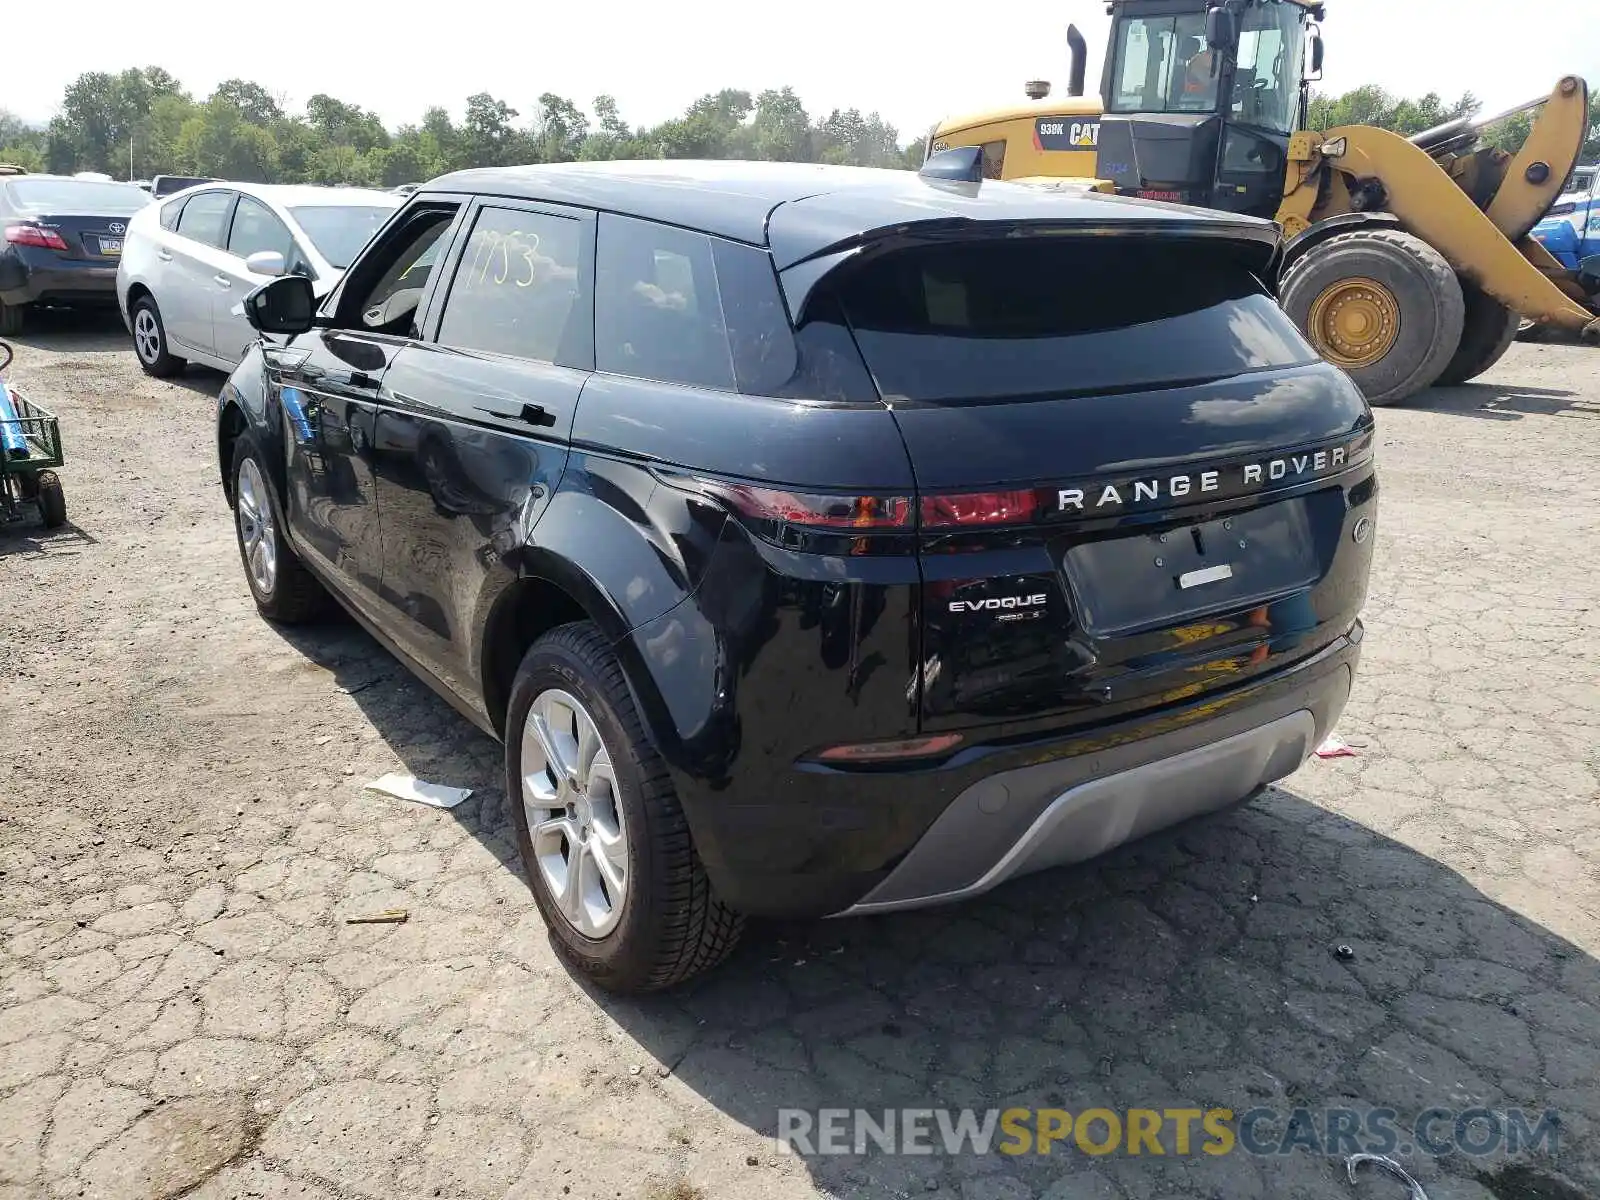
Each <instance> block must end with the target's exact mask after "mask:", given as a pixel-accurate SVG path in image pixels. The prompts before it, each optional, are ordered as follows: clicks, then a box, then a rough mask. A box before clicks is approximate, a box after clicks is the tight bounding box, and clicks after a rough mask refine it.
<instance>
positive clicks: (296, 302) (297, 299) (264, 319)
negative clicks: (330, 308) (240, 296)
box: [244, 275, 317, 336]
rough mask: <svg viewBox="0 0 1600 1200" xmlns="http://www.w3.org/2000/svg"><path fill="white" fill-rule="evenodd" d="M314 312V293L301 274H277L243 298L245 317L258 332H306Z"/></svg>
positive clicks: (308, 282) (315, 310)
mask: <svg viewBox="0 0 1600 1200" xmlns="http://www.w3.org/2000/svg"><path fill="white" fill-rule="evenodd" d="M316 312H317V297H316V294H315V293H314V292H313V291H312V290H311V281H310V280H309V279H307V278H306V277H305V276H304V275H280V276H279V277H278V278H276V279H274V280H272V281H271V282H270V283H263V284H262V285H261V286H260V287H258V288H257V289H256V290H255V291H253V292H251V293H250V294H249V295H248V296H246V297H245V298H244V319H245V320H246V321H249V322H250V327H251V328H252V329H254V330H255V331H256V332H257V333H284V334H289V335H291V336H292V335H294V334H297V333H305V332H306V330H308V329H310V328H311V327H312V326H313V324H315V319H316Z"/></svg>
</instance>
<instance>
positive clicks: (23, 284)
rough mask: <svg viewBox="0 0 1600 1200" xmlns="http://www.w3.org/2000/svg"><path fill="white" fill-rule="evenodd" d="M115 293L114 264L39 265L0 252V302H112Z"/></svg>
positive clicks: (115, 270) (12, 253)
mask: <svg viewBox="0 0 1600 1200" xmlns="http://www.w3.org/2000/svg"><path fill="white" fill-rule="evenodd" d="M57 261H59V260H57ZM116 293H117V267H116V264H115V263H112V264H110V265H109V266H108V265H106V264H104V263H82V264H78V263H65V264H61V265H57V264H56V263H52V264H51V265H49V266H39V265H35V264H32V263H29V262H27V261H25V260H24V259H23V258H21V257H20V256H18V255H17V254H15V253H14V252H8V253H4V254H0V301H4V302H5V303H6V304H36V303H45V304H112V303H115V301H116Z"/></svg>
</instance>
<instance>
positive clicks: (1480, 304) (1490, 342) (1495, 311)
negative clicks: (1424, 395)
mask: <svg viewBox="0 0 1600 1200" xmlns="http://www.w3.org/2000/svg"><path fill="white" fill-rule="evenodd" d="M1461 294H1462V297H1463V299H1465V301H1466V305H1467V315H1466V320H1465V321H1464V322H1463V323H1462V327H1461V344H1460V345H1459V346H1458V347H1456V352H1455V356H1454V357H1453V358H1451V359H1450V361H1449V363H1448V364H1446V366H1445V369H1444V371H1443V372H1442V373H1441V374H1440V375H1439V378H1438V379H1437V380H1436V381H1435V382H1436V383H1437V384H1438V386H1440V387H1449V386H1450V385H1452V384H1457V383H1466V382H1467V380H1469V379H1476V378H1477V377H1478V376H1479V375H1482V374H1483V373H1484V372H1485V371H1487V370H1488V369H1489V368H1490V367H1492V366H1494V365H1495V363H1497V362H1499V361H1500V360H1501V359H1502V358H1504V357H1505V353H1506V351H1507V350H1509V349H1511V343H1512V342H1514V341H1516V340H1517V330H1519V329H1521V328H1522V316H1521V314H1520V313H1514V312H1512V311H1511V310H1510V309H1509V308H1507V307H1506V306H1505V305H1504V304H1501V303H1500V301H1498V300H1496V299H1495V298H1494V297H1493V296H1491V295H1489V293H1488V292H1486V291H1484V290H1483V289H1482V288H1480V287H1479V286H1478V285H1477V284H1475V283H1470V282H1468V281H1467V280H1465V279H1463V280H1461Z"/></svg>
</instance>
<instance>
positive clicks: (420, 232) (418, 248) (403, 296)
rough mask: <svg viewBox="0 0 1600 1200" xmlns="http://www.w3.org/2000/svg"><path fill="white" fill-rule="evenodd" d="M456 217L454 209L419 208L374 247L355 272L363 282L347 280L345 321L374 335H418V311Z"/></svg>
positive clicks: (343, 301) (342, 307)
mask: <svg viewBox="0 0 1600 1200" xmlns="http://www.w3.org/2000/svg"><path fill="white" fill-rule="evenodd" d="M455 215H456V208H455V206H454V205H442V206H439V207H431V206H430V207H427V208H422V209H419V210H418V211H417V212H416V213H415V214H413V215H412V216H411V217H410V219H409V220H406V221H403V222H402V223H401V224H400V225H398V226H396V227H395V228H394V229H393V230H391V231H390V234H389V236H388V237H386V238H385V239H384V240H383V241H382V242H380V243H378V244H377V245H376V246H374V247H373V251H372V254H371V255H369V256H368V257H367V258H366V259H365V260H364V261H363V262H362V264H361V265H360V266H359V267H357V268H356V271H355V274H356V275H358V276H359V278H350V277H349V276H346V278H347V279H348V280H349V286H348V290H347V292H346V294H345V295H344V296H343V297H342V298H341V299H340V301H339V311H340V312H341V313H343V314H347V316H346V318H345V319H346V320H348V321H349V322H350V323H351V324H353V325H355V326H357V327H358V328H361V329H366V330H370V331H372V332H373V333H392V334H398V335H401V336H407V335H414V326H415V324H416V318H417V308H418V306H419V305H421V303H422V296H423V293H424V292H425V291H427V288H428V280H429V279H430V278H431V277H432V275H433V266H434V263H435V261H437V259H438V256H439V252H440V250H441V249H442V244H443V239H444V235H445V231H446V230H448V229H449V228H450V223H451V221H453V220H454V219H455Z"/></svg>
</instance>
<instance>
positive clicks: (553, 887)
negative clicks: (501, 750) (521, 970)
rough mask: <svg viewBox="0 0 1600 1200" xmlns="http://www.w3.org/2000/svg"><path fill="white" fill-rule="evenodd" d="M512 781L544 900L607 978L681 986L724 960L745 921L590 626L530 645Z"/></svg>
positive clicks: (555, 929)
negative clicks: (722, 889)
mask: <svg viewBox="0 0 1600 1200" xmlns="http://www.w3.org/2000/svg"><path fill="white" fill-rule="evenodd" d="M505 748H506V750H505V753H506V791H507V794H508V795H509V796H510V798H511V807H512V814H513V816H512V820H513V824H514V825H515V828H516V833H517V844H518V847H519V849H520V850H521V851H522V861H523V865H524V867H525V868H526V870H527V875H528V884H529V886H530V887H531V888H532V889H533V896H534V901H535V902H536V903H537V904H538V906H539V911H540V912H541V913H542V914H543V916H544V919H545V924H546V925H547V926H549V929H550V934H551V938H552V940H554V942H555V943H556V946H557V948H558V949H559V950H560V951H561V954H562V956H563V957H564V958H566V959H567V960H568V961H569V962H570V963H572V965H573V966H575V967H576V968H577V969H578V970H579V971H581V972H583V973H584V974H585V975H587V976H588V977H589V978H590V979H592V980H594V982H596V983H597V984H599V985H600V986H601V987H603V988H607V989H608V990H611V991H618V992H645V991H653V990H656V989H658V988H665V987H671V986H672V985H673V984H677V983H681V982H683V981H684V980H686V979H689V978H691V977H693V976H695V975H698V974H700V973H701V972H703V971H706V970H709V969H710V968H711V967H714V966H715V965H716V964H717V963H719V962H721V961H722V959H723V958H725V957H726V956H727V955H728V953H729V951H731V950H732V949H733V947H734V944H735V943H736V942H737V941H738V939H739V932H740V930H741V928H742V927H743V924H744V922H743V919H742V918H741V917H740V916H739V915H738V914H736V913H735V912H733V911H732V910H731V909H729V908H727V907H725V906H724V905H723V904H722V903H721V902H720V901H719V900H718V899H717V898H716V896H715V895H714V894H713V893H712V891H711V883H710V881H709V880H708V879H707V878H706V873H705V868H704V867H703V866H701V864H700V858H699V856H698V855H697V854H696V853H695V848H694V842H693V840H692V838H691V837H690V833H689V825H688V822H687V821H686V820H685V819H684V815H683V809H682V807H681V806H680V805H679V803H678V797H677V794H676V792H675V791H674V790H673V786H672V780H671V778H670V777H669V776H668V774H667V769H666V764H665V763H663V762H662V761H661V757H660V756H659V755H658V754H657V753H656V751H655V747H654V746H653V745H652V744H651V742H650V739H649V738H648V737H646V736H645V733H644V726H643V723H642V722H641V721H640V719H639V714H638V710H637V709H636V708H635V707H634V704H633V698H632V696H631V695H630V694H629V692H628V685H627V682H626V680H625V679H624V678H623V675H622V667H621V664H619V663H618V661H617V657H616V655H615V654H613V653H612V651H611V647H610V646H609V644H608V643H607V642H606V639H605V638H604V637H603V636H602V635H601V633H600V631H599V629H598V628H596V627H595V626H594V625H593V624H591V623H589V622H587V621H583V622H578V623H575V624H571V625H562V626H560V627H559V628H557V629H553V630H551V631H550V632H549V633H547V634H545V635H544V636H543V637H542V638H540V639H539V640H538V641H537V642H535V643H534V644H533V646H532V647H531V648H530V649H529V650H528V653H527V655H526V656H525V657H524V658H523V660H522V665H521V667H520V668H519V669H518V671H517V677H516V681H515V682H514V683H513V684H512V688H511V702H510V705H509V706H508V711H507V714H506V733H505Z"/></svg>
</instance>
